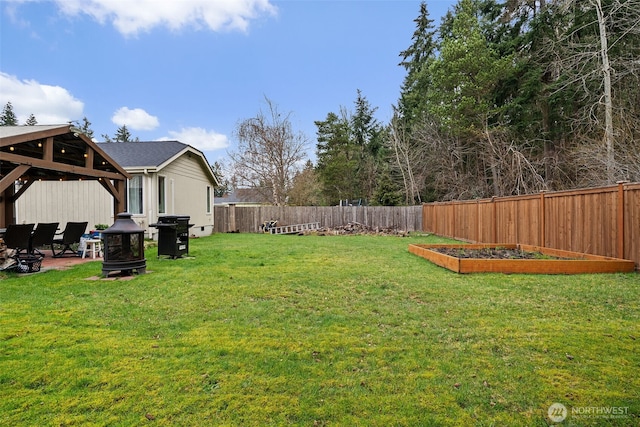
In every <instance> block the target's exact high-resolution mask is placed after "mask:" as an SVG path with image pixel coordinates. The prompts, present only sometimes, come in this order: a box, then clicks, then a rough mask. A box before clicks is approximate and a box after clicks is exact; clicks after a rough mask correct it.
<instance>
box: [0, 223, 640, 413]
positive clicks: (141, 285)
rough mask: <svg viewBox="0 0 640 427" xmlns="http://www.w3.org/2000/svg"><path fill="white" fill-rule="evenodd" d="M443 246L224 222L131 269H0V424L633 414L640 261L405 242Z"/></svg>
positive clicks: (639, 359) (637, 403)
mask: <svg viewBox="0 0 640 427" xmlns="http://www.w3.org/2000/svg"><path fill="white" fill-rule="evenodd" d="M443 242H444V241H443V240H441V239H437V238H434V237H431V236H430V237H423V236H413V237H409V238H399V237H376V236H342V237H337V236H336V237H328V236H325V237H320V236H305V237H299V236H271V235H250V234H218V235H214V236H211V237H207V238H201V239H194V240H191V243H190V257H189V258H185V259H177V260H170V259H158V258H157V257H156V250H155V249H150V250H149V251H148V252H147V263H148V266H147V269H148V271H150V273H149V274H146V275H142V276H138V277H136V278H135V279H133V280H130V281H124V280H116V281H104V280H101V281H91V280H86V279H87V278H88V277H90V276H93V275H97V274H99V273H100V268H101V264H100V262H90V263H87V264H82V265H79V266H77V267H74V268H73V269H71V270H66V271H50V272H46V273H41V274H35V275H30V276H17V275H12V274H10V275H7V274H5V275H4V276H1V277H3V279H2V280H0V425H3V426H4V425H7V426H21V425H25V426H26V425H28V426H31V425H38V426H45V425H55V426H73V425H82V426H87V425H89V426H90V425H96V426H103V425H110V426H131V425H158V426H169V425H171V426H175V425H184V426H187V425H188V426H196V425H243V426H252V425H310V426H311V425H320V426H323V425H326V426H353V425H356V426H357V425H363V426H364V425H366V426H388V425H397V426H416V425H436V426H437V425H442V426H464V425H468V426H491V425H510V426H518V425H522V426H544V425H548V424H550V423H551V421H550V420H549V418H548V416H547V409H548V408H549V406H550V405H551V404H552V403H554V402H559V403H562V404H564V405H565V406H566V407H567V408H568V410H569V415H568V417H567V420H566V421H565V422H564V424H565V425H600V424H602V423H603V419H602V418H597V417H596V416H594V415H588V414H587V415H585V412H584V408H611V407H623V408H626V410H625V411H626V415H625V416H624V418H615V419H607V420H606V422H607V423H608V424H607V425H619V426H623V425H633V424H636V425H637V424H638V423H640V375H638V372H639V368H640V351H638V349H639V345H640V292H638V289H639V286H640V275H638V274H612V275H577V276H544V275H543V276H540V275H516V274H514V275H502V274H477V275H457V274H455V273H451V272H450V271H448V270H445V269H442V268H440V267H437V266H435V265H433V264H431V263H429V262H427V261H425V260H424V259H422V258H420V257H417V256H414V255H411V254H409V253H408V251H407V247H408V245H409V243H419V244H420V243H425V244H427V243H443ZM572 408H577V410H581V411H582V412H581V413H580V414H577V412H576V414H571V411H572ZM581 408H582V409H581Z"/></svg>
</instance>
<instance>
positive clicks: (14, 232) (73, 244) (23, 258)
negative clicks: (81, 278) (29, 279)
mask: <svg viewBox="0 0 640 427" xmlns="http://www.w3.org/2000/svg"><path fill="white" fill-rule="evenodd" d="M87 224H88V223H87V222H68V223H67V224H66V226H65V228H64V230H63V231H62V232H58V227H59V223H57V222H52V223H38V224H37V226H36V225H35V224H10V225H8V226H7V228H6V229H5V230H0V239H2V241H3V243H4V245H3V247H4V248H5V249H4V253H5V256H4V258H5V262H4V265H3V266H2V267H4V268H1V267H0V269H9V268H17V270H18V271H19V272H33V271H38V270H39V269H40V265H41V262H42V259H43V258H44V257H45V254H44V253H43V252H42V251H41V249H43V248H46V247H47V246H49V247H51V253H52V254H53V257H54V258H59V257H63V256H65V255H68V254H72V255H73V256H82V257H83V258H84V257H85V256H86V255H87V253H88V251H92V252H93V257H94V258H95V256H96V252H98V253H100V252H101V250H102V245H101V240H100V239H96V238H93V237H92V238H89V239H83V235H84V234H85V230H86V228H87ZM3 231H4V232H3ZM81 241H82V243H84V245H80V243H81ZM79 246H82V252H81V253H78V249H77V248H78V247H79Z"/></svg>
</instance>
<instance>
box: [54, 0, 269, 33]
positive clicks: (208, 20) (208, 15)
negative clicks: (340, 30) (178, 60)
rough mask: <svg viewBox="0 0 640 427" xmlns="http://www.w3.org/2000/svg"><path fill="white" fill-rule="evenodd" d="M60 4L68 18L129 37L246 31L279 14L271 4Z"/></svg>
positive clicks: (111, 0)
mask: <svg viewBox="0 0 640 427" xmlns="http://www.w3.org/2000/svg"><path fill="white" fill-rule="evenodd" d="M56 3H57V4H58V7H59V8H60V9H61V10H62V11H63V12H64V13H66V14H68V15H72V16H73V15H79V14H85V15H89V16H91V17H92V18H93V19H95V20H96V21H98V22H100V23H104V22H112V23H113V26H114V27H115V28H116V29H117V30H118V31H119V32H120V33H122V34H123V35H125V36H134V35H136V34H138V33H139V32H141V31H143V32H144V31H149V30H151V29H152V28H154V27H158V26H164V27H167V28H169V29H171V30H173V31H176V30H179V29H181V28H185V27H190V28H194V27H195V28H201V27H206V28H209V29H210V30H212V31H224V30H240V31H246V30H247V28H248V26H249V21H250V20H251V19H255V18H257V17H258V16H259V15H260V14H263V13H264V14H269V15H273V14H275V12H276V8H275V6H273V5H272V4H271V3H269V0H189V1H177V0H164V1H159V0H136V1H123V0H56Z"/></svg>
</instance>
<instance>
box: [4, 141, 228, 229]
mask: <svg viewBox="0 0 640 427" xmlns="http://www.w3.org/2000/svg"><path fill="white" fill-rule="evenodd" d="M95 145H96V146H97V147H98V149H99V150H100V152H101V153H105V156H106V157H108V158H109V159H113V161H114V162H115V163H116V164H117V165H118V167H119V168H122V170H123V171H125V173H126V174H127V178H128V179H127V180H126V184H125V185H124V187H125V188H124V189H123V190H124V193H125V195H126V197H125V198H124V199H125V200H126V201H125V203H124V204H123V207H124V209H122V211H125V210H126V211H127V212H129V213H131V214H133V216H132V219H133V220H134V221H135V222H136V223H137V224H138V225H139V226H140V227H142V228H143V229H145V235H146V237H148V238H156V237H157V233H158V229H157V228H154V227H151V224H154V223H156V222H157V221H158V217H159V216H161V215H188V216H189V217H190V221H189V223H190V224H193V227H191V228H190V230H189V233H190V234H191V235H195V236H206V235H209V234H211V233H212V232H213V224H214V214H213V201H214V191H213V189H214V187H215V186H216V185H217V184H218V183H217V180H216V177H215V175H214V173H213V170H212V169H211V166H210V165H209V162H208V161H207V159H206V158H205V156H204V154H202V152H201V151H199V150H197V149H195V148H193V147H191V146H189V145H187V144H184V143H182V142H179V141H150V142H109V143H98V144H95ZM54 184H56V185H54ZM99 190H100V185H99V184H97V181H92V182H87V181H82V180H75V181H74V182H55V183H51V182H36V183H34V185H32V186H31V188H30V189H29V191H28V192H26V193H25V194H24V195H23V197H21V198H20V200H18V202H16V212H17V217H18V221H19V222H25V223H26V222H53V221H57V222H58V221H59V222H60V223H61V224H64V223H65V222H66V221H77V220H82V221H89V228H90V229H91V228H93V227H94V225H97V224H107V225H111V224H113V222H114V221H115V216H114V209H113V202H112V201H111V200H110V198H109V197H108V196H109V195H108V193H106V194H105V192H104V191H99Z"/></svg>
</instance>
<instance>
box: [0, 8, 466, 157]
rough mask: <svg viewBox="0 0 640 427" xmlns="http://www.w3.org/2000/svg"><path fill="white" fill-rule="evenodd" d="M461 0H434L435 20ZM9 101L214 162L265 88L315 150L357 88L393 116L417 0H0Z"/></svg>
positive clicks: (3, 84)
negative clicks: (319, 125) (167, 143)
mask: <svg viewBox="0 0 640 427" xmlns="http://www.w3.org/2000/svg"><path fill="white" fill-rule="evenodd" d="M454 3H455V1H454V0H427V7H428V10H429V12H430V15H431V18H432V19H434V20H435V22H436V24H438V23H439V22H440V17H441V16H442V15H443V14H444V13H446V11H447V10H448V9H449V8H450V7H452V6H453V4H454ZM0 8H1V10H0V14H1V15H0V18H1V22H0V104H1V105H2V107H4V105H5V104H6V102H7V101H11V103H12V104H13V107H14V111H15V113H16V114H17V115H18V119H19V120H20V123H23V122H24V120H26V118H27V117H28V116H29V114H34V115H35V117H36V119H37V120H38V123H39V124H58V123H66V122H68V121H71V120H78V121H80V120H81V119H82V118H83V117H87V118H88V119H89V121H90V122H91V123H92V125H91V127H92V129H93V131H94V138H95V139H96V140H98V141H102V138H101V135H103V134H108V135H111V136H112V135H114V133H115V131H116V130H117V128H118V127H119V126H121V125H122V124H126V125H127V127H128V128H129V130H130V131H131V133H132V134H133V136H134V137H138V138H139V139H140V140H142V141H147V140H158V139H177V140H179V141H182V142H185V143H188V144H191V145H193V146H194V147H196V148H198V149H200V150H202V151H203V152H204V153H205V155H206V156H207V158H208V159H209V161H210V162H213V161H217V160H222V161H225V159H226V158H227V152H228V151H233V150H234V145H235V141H234V137H233V131H234V129H235V127H236V125H237V123H238V122H239V121H241V120H243V119H247V118H250V117H255V116H256V114H257V113H258V112H259V111H260V110H263V111H264V110H266V108H267V105H266V102H265V97H267V98H269V99H270V100H271V101H272V102H273V103H274V104H275V105H276V106H277V107H278V110H279V111H280V112H281V113H283V114H288V113H290V114H291V116H290V120H291V122H292V124H293V127H294V130H295V131H300V132H303V133H304V134H305V135H306V136H307V138H308V141H309V152H308V154H309V158H313V157H314V153H315V143H316V139H315V137H316V134H315V131H316V127H315V125H314V121H316V120H324V119H325V118H326V115H327V113H329V112H336V113H337V112H338V111H339V110H340V108H341V107H345V108H347V109H348V110H352V109H353V105H354V104H353V103H354V101H355V99H356V92H357V90H358V89H360V90H361V91H362V93H363V95H364V96H365V97H366V98H367V99H368V100H369V102H370V104H371V105H372V106H373V107H377V108H378V110H377V113H376V114H377V118H378V119H379V120H380V121H381V122H383V123H386V122H387V121H388V120H389V118H390V116H391V105H393V104H396V103H397V100H398V97H399V93H400V85H401V84H402V80H403V78H404V76H405V71H404V69H403V68H402V67H400V66H398V62H399V61H400V57H399V53H400V52H401V51H402V50H404V49H406V48H407V47H408V46H409V45H410V44H411V35H412V34H413V31H414V30H415V23H414V22H413V20H414V19H415V18H416V17H417V16H418V13H419V11H420V1H409V0H397V1H383V0H368V1H364V0H360V1H358V0H351V1H338V0H334V1H330V0H315V1H314V0H311V1H309V0H307V1H305V0H298V1H293V0H290V1H271V2H270V1H268V0H215V1H212V0H184V1H177V0H174V1H169V0H138V1H123V0H57V1H37V0H36V1H33V0H31V1H27V0H2V1H1V2H0Z"/></svg>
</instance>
